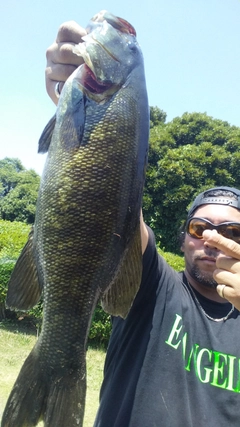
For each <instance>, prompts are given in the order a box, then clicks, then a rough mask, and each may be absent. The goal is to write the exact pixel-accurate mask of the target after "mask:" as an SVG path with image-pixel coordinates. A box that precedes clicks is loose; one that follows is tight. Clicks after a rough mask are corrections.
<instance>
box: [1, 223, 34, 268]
mask: <svg viewBox="0 0 240 427" xmlns="http://www.w3.org/2000/svg"><path fill="white" fill-rule="evenodd" d="M29 231H30V226H29V225H27V224H24V223H22V222H17V221H14V222H11V221H4V220H0V261H1V262H2V261H4V260H5V261H10V260H11V261H16V260H17V258H18V256H19V254H20V252H21V250H22V248H23V246H24V245H25V243H26V241H27V238H28V234H29Z"/></svg>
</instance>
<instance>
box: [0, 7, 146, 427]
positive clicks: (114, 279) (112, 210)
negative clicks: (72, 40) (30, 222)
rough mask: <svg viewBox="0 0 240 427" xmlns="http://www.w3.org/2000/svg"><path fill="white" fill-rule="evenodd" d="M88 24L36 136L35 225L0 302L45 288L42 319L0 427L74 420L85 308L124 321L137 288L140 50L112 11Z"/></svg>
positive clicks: (66, 424)
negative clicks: (42, 156) (42, 160)
mask: <svg viewBox="0 0 240 427" xmlns="http://www.w3.org/2000/svg"><path fill="white" fill-rule="evenodd" d="M94 22H95V24H94V26H93V27H92V29H91V25H90V27H89V28H90V30H89V31H90V32H89V34H88V36H86V40H84V42H83V43H82V44H81V47H79V52H80V54H81V55H82V56H83V58H84V60H85V61H86V63H85V65H84V66H80V67H79V68H78V69H77V70H76V71H75V72H74V73H73V74H72V75H71V76H70V78H69V79H68V80H67V81H66V83H65V85H64V88H63V91H62V94H61V97H60V100H59V104H58V108H57V112H56V116H55V117H54V118H53V119H51V120H50V122H49V124H48V125H47V126H46V128H45V129H44V131H43V134H42V136H41V138H40V141H39V151H40V152H46V151H48V156H47V160H46V164H45V167H44V172H43V175H42V178H41V183H40V189H39V196H38V201H37V208H36V218H35V224H34V228H33V230H32V231H31V234H30V236H29V240H28V242H27V244H26V246H25V248H24V249H23V252H22V254H21V255H20V257H19V260H18V261H17V263H16V266H15V269H14V271H13V274H12V276H11V279H10V282H9V287H8V295H7V304H8V306H10V307H12V308H14V307H15V308H18V309H21V310H26V309H28V308H30V307H32V306H33V305H34V304H36V303H37V301H38V299H39V298H40V295H41V293H43V324H42V330H41V334H40V337H39V339H38V341H37V343H36V345H35V347H34V348H33V350H32V352H31V353H30V355H29V356H28V358H27V359H26V361H25V362H24V365H23V367H22V369H21V371H20V373H19V376H18V378H17V380H16V383H15V385H14V387H13V389H12V391H11V393H10V396H9V399H8V402H7V404H6V408H5V411H4V414H3V418H2V424H1V425H2V427H28V426H29V427H30V426H35V425H36V424H37V423H38V421H39V420H40V419H43V420H44V425H45V427H55V426H57V427H77V426H82V423H83V417H84V405H85V394H86V342H87V338H88V332H89V327H90V323H91V319H92V314H93V311H94V309H95V307H96V304H97V302H98V300H99V299H100V298H103V305H104V309H105V310H106V311H108V312H109V313H111V314H113V315H120V316H122V317H126V316H127V314H128V312H129V310H130V309H131V305H132V304H133V302H134V298H135V295H136V293H137V291H138V289H139V286H140V281H141V268H142V267H141V240H140V226H139V215H140V209H141V203H142V192H143V184H144V176H145V175H144V174H145V168H146V159H147V148H148V132H149V108H148V101H147V92H146V84H145V77H144V66H143V58H142V54H141V49H140V47H139V45H138V43H137V41H136V37H135V31H134V30H133V27H132V26H131V25H130V24H129V23H127V22H126V21H124V20H122V19H120V18H117V17H114V16H113V15H111V14H109V13H108V12H104V13H101V14H100V15H99V16H98V17H97V19H96V18H94ZM98 40H99V43H98ZM104 43H105V44H106V46H107V49H105V48H104ZM103 49H104V54H102V51H103ZM77 51H78V48H77V47H76V52H77ZM94 64H95V65H96V68H95V67H94ZM89 67H90V68H91V67H92V68H91V73H90V72H89ZM89 79H90V80H89Z"/></svg>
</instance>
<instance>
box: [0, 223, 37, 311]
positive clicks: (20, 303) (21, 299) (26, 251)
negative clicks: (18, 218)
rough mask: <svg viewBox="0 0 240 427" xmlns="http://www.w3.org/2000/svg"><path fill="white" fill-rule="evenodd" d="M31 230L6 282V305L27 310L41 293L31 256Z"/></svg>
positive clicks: (34, 303) (35, 302)
mask: <svg viewBox="0 0 240 427" xmlns="http://www.w3.org/2000/svg"><path fill="white" fill-rule="evenodd" d="M32 240H33V230H32V231H31V232H30V234H29V239H28V241H27V243H26V245H25V246H24V248H23V250H22V252H21V254H20V256H19V258H18V260H17V262H16V264H15V267H14V269H13V272H12V275H11V277H10V281H9V283H8V291H7V299H6V305H7V306H8V307H9V308H11V309H14V308H15V309H18V310H28V309H30V308H32V307H33V306H34V305H36V304H37V303H38V301H39V299H40V296H41V293H42V286H41V285H40V282H39V278H38V272H37V267H36V263H35V260H34V256H33V245H32Z"/></svg>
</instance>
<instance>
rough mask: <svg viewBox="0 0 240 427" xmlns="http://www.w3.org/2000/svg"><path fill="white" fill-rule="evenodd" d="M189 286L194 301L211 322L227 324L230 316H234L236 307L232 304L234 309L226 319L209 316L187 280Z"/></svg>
mask: <svg viewBox="0 0 240 427" xmlns="http://www.w3.org/2000/svg"><path fill="white" fill-rule="evenodd" d="M187 284H188V287H189V289H190V292H191V294H192V296H193V299H194V300H195V302H196V303H197V305H198V306H199V308H200V310H202V312H203V314H204V315H205V316H206V317H207V318H208V319H210V320H212V321H213V322H225V321H226V320H227V319H228V318H229V316H230V315H231V314H232V312H233V311H234V305H233V304H232V307H231V309H230V311H229V312H228V313H227V314H226V316H224V317H220V318H219V319H215V318H214V317H211V316H209V314H207V313H206V311H205V310H204V308H203V307H202V305H201V303H200V301H199V299H198V297H197V295H196V294H195V292H194V290H193V287H192V286H191V285H190V283H189V281H188V280H187Z"/></svg>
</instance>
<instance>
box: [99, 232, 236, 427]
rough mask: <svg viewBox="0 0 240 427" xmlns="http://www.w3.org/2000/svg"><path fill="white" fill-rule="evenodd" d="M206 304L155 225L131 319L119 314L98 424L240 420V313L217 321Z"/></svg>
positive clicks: (188, 426) (214, 308) (124, 426)
mask: <svg viewBox="0 0 240 427" xmlns="http://www.w3.org/2000/svg"><path fill="white" fill-rule="evenodd" d="M198 296H199V295H198ZM199 299H200V297H199ZM209 304H210V305H209ZM201 306H202V307H204V309H205V311H206V312H208V313H210V314H211V316H212V317H214V313H215V312H216V313H218V314H219V311H220V312H221V311H223V312H224V313H223V316H224V315H225V314H226V312H225V311H226V310H229V304H220V303H213V302H209V300H207V299H206V298H205V301H204V298H203V299H201ZM201 306H200V305H199V303H198V302H197V299H195V298H194V297H193V293H192V290H191V289H190V288H189V285H188V284H187V282H186V280H185V277H184V275H183V274H182V273H176V272H175V271H174V270H173V269H172V268H171V267H169V266H168V264H167V263H166V262H165V261H164V259H163V258H162V257H160V256H159V255H158V254H157V251H156V247H155V241H154V236H153V233H152V232H151V231H150V233H149V244H148V247H147V249H146V251H145V253H144V256H143V276H142V283H141V287H140V290H139V292H138V294H137V296H136V298H135V301H134V304H133V306H132V308H131V310H130V312H129V314H128V316H127V318H126V319H125V320H122V319H120V318H114V319H113V331H112V335H111V339H110V343H109V348H108V352H107V357H106V362H105V371H104V381H103V384H102V389H101V394H100V407H99V411H98V414H97V417H96V421H95V424H94V426H95V427H160V426H162V427H183V426H184V427H192V426H194V427H195V426H196V427H203V426H204V427H206V426H208V427H216V426H218V427H227V426H231V427H232V426H234V427H237V426H238V427H239V426H240V340H239V335H240V317H239V312H238V311H237V310H234V312H233V313H232V314H231V316H230V317H229V318H228V319H227V320H226V321H221V322H214V321H213V320H210V319H209V318H208V317H207V316H206V314H205V313H204V311H203V310H202V308H201ZM216 317H219V316H218V315H216Z"/></svg>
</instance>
